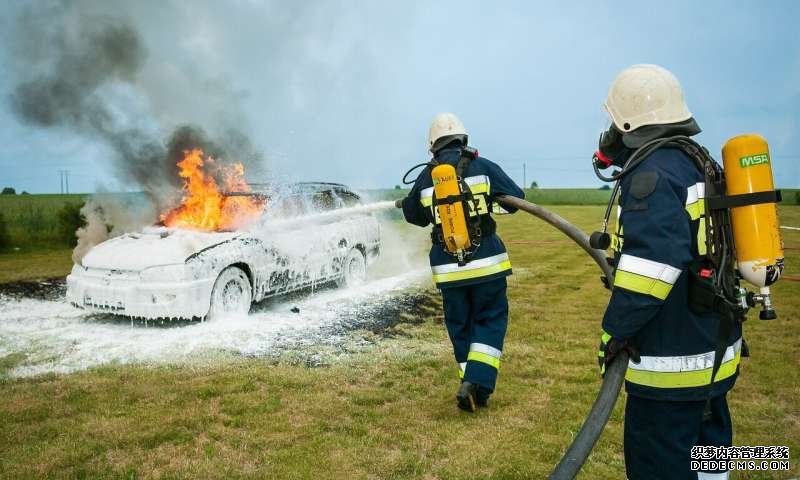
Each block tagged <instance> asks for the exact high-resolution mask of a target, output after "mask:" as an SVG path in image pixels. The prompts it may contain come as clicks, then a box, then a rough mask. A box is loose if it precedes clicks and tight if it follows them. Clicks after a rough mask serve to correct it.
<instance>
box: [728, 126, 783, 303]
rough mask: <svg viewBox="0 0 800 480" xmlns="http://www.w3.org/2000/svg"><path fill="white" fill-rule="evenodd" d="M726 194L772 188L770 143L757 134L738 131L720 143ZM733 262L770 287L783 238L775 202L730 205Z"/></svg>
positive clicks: (764, 291)
mask: <svg viewBox="0 0 800 480" xmlns="http://www.w3.org/2000/svg"><path fill="white" fill-rule="evenodd" d="M722 160H723V164H724V169H725V181H726V183H727V192H726V193H727V194H728V195H729V196H730V195H741V194H746V193H754V192H766V191H772V190H774V189H775V186H774V184H773V181H772V166H771V165H770V156H769V146H768V145H767V141H766V140H764V138H762V137H761V136H760V135H756V134H747V135H739V136H738V137H733V138H731V139H730V140H728V141H727V142H726V143H725V145H724V146H723V147H722ZM731 223H732V227H733V237H734V243H735V244H736V263H737V266H738V269H739V273H741V275H742V277H743V278H744V279H745V280H747V281H748V282H750V283H752V284H753V285H756V286H758V287H761V293H762V294H766V295H769V288H767V287H769V286H770V285H772V284H773V283H775V281H777V280H778V278H779V277H780V275H781V270H783V242H782V241H781V235H780V230H779V228H780V227H779V224H778V208H777V205H776V204H775V203H760V204H757V205H747V206H744V207H734V208H732V209H731Z"/></svg>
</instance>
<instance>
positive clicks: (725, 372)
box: [625, 338, 742, 388]
mask: <svg viewBox="0 0 800 480" xmlns="http://www.w3.org/2000/svg"><path fill="white" fill-rule="evenodd" d="M741 350H742V339H741V338H740V339H739V340H736V342H734V344H733V345H731V346H729V347H728V348H727V349H726V350H725V355H724V356H723V357H722V364H721V365H720V367H719V371H717V375H716V377H715V378H714V381H715V382H718V381H720V380H724V379H726V378H728V377H730V376H732V375H733V374H735V373H736V369H737V367H738V366H739V359H740V357H741ZM713 366H714V352H713V351H711V352H706V353H701V354H697V355H678V356H672V357H666V356H665V357H655V356H642V357H641V361H640V362H639V363H634V362H633V360H631V361H629V362H628V371H627V372H626V374H625V380H627V381H629V382H631V383H635V384H637V385H644V386H648V387H655V388H686V387H702V386H705V385H708V384H709V383H711V370H712V368H713Z"/></svg>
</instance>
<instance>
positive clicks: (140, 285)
mask: <svg viewBox="0 0 800 480" xmlns="http://www.w3.org/2000/svg"><path fill="white" fill-rule="evenodd" d="M213 287H214V279H202V280H190V281H159V282H143V281H141V280H140V279H139V275H138V273H137V272H128V273H126V272H116V271H110V270H87V271H84V272H75V271H73V273H71V274H69V275H68V276H67V300H68V301H69V302H70V303H71V304H73V305H75V306H77V307H79V308H83V309H86V310H89V311H95V312H106V313H113V314H116V315H124V316H128V317H141V318H148V319H153V318H182V319H191V318H195V317H205V315H206V314H207V313H208V309H209V306H210V302H211V290H212V289H213Z"/></svg>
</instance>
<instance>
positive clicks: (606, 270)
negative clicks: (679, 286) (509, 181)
mask: <svg viewBox="0 0 800 480" xmlns="http://www.w3.org/2000/svg"><path fill="white" fill-rule="evenodd" d="M495 200H496V201H497V202H498V203H500V204H501V205H506V206H509V207H513V208H516V209H519V210H522V211H524V212H527V213H530V214H531V215H533V216H535V217H537V218H539V219H541V220H544V221H545V222H547V223H549V224H550V225H552V226H554V227H555V228H557V229H558V230H560V231H561V232H562V233H563V234H564V235H566V236H568V237H569V238H571V239H572V240H573V241H574V242H575V243H577V244H578V245H579V246H580V247H581V248H583V249H584V250H585V251H586V253H588V254H589V255H590V256H591V257H592V259H593V260H594V261H595V262H596V263H597V266H599V267H600V270H601V271H602V272H603V275H605V276H606V278H607V279H608V281H609V284H612V285H613V279H614V274H613V271H612V270H611V266H610V265H609V264H608V261H606V256H605V252H603V251H602V250H597V249H594V248H592V247H591V246H590V245H589V236H588V235H586V233H584V232H583V231H582V230H581V229H579V228H578V227H576V226H575V225H573V224H571V223H569V222H568V221H566V220H564V219H563V218H562V217H561V216H560V215H557V214H555V213H553V212H551V211H549V210H547V209H545V208H542V207H541V206H539V205H536V204H535V203H530V202H528V201H526V200H523V199H521V198H516V197H508V196H504V195H501V196H498V197H496V198H495ZM627 367H628V354H627V352H625V351H623V352H620V354H619V355H617V357H616V358H615V359H614V360H613V361H612V362H611V364H610V365H608V366H607V367H606V373H605V375H604V376H603V383H602V385H601V386H600V390H599V391H598V393H597V398H596V399H595V401H594V404H593V405H592V409H591V410H590V411H589V414H588V415H587V416H586V420H584V421H583V425H582V426H581V429H580V430H579V431H578V434H577V435H576V436H575V438H574V439H573V440H572V443H571V444H570V446H569V448H567V451H566V452H565V453H564V455H563V456H562V457H561V460H560V461H559V462H558V465H556V468H555V469H554V470H553V472H552V473H550V476H549V477H547V478H548V479H550V480H568V479H573V478H575V476H576V475H578V472H579V471H580V469H581V467H582V466H583V464H584V463H585V462H586V459H587V458H588V457H589V454H590V453H592V449H593V448H594V445H595V443H597V440H598V439H599V438H600V434H601V433H603V428H605V426H606V423H607V422H608V418H609V417H610V416H611V411H612V410H614V405H615V404H616V403H617V397H618V396H619V391H620V389H621V388H622V382H623V381H624V380H625V371H626V370H627Z"/></svg>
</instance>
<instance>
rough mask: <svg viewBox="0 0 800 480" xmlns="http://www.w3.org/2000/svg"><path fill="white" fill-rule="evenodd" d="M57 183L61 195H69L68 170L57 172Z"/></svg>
mask: <svg viewBox="0 0 800 480" xmlns="http://www.w3.org/2000/svg"><path fill="white" fill-rule="evenodd" d="M58 183H59V185H58V186H59V187H60V188H61V193H69V170H59V171H58Z"/></svg>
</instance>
